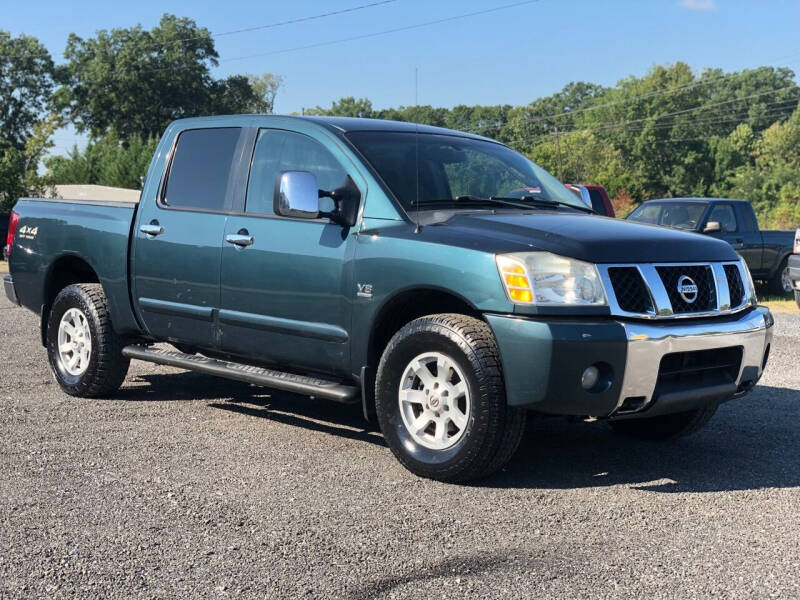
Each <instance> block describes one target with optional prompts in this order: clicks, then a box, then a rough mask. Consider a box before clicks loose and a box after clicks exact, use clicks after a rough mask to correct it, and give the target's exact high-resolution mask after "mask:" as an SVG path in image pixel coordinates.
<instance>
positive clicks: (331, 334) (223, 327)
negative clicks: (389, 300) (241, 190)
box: [219, 129, 363, 374]
mask: <svg viewBox="0 0 800 600" xmlns="http://www.w3.org/2000/svg"><path fill="white" fill-rule="evenodd" d="M334 152H335V148H332V147H331V146H326V145H325V144H324V143H323V142H322V141H320V140H318V139H315V138H312V137H310V136H307V135H304V134H301V133H298V132H293V131H285V130H276V129H262V130H260V132H259V134H258V138H257V141H256V144H255V149H254V153H253V160H252V166H251V169H250V179H249V182H248V186H247V194H246V202H245V212H246V213H247V214H244V215H232V216H231V217H230V219H229V220H228V223H227V225H226V229H225V238H226V240H228V241H226V242H224V243H223V249H222V280H221V307H220V308H221V310H220V315H219V321H220V331H221V347H222V349H223V350H225V351H227V352H230V353H233V354H239V355H243V356H247V357H251V358H256V359H259V360H267V361H274V362H279V363H281V365H283V366H291V367H297V368H307V369H317V370H321V371H327V372H332V373H342V374H345V373H346V372H347V371H346V369H347V368H348V367H349V364H348V363H349V343H348V342H349V340H348V332H349V330H350V303H349V300H348V299H349V298H350V297H352V296H353V295H354V294H347V291H348V290H351V289H353V288H354V284H353V283H352V281H351V279H352V275H351V274H350V268H351V267H350V263H349V262H348V251H349V249H351V248H352V245H351V241H350V240H351V239H352V235H350V234H349V232H346V230H344V229H343V228H342V227H341V226H339V225H336V224H334V223H330V222H328V220H327V219H324V218H323V219H314V220H307V219H290V218H285V217H280V216H276V215H275V214H274V213H273V207H274V196H275V186H276V181H277V180H278V179H279V177H280V174H281V173H282V172H284V171H306V172H309V173H312V174H313V175H314V176H315V177H316V178H317V185H318V187H319V188H320V189H321V190H328V191H330V190H334V189H336V188H338V187H339V186H341V185H343V184H344V183H345V182H346V181H347V178H348V176H352V177H353V178H355V179H356V180H359V179H360V177H359V176H358V174H357V172H355V170H354V169H352V170H350V169H346V168H345V167H344V166H343V163H342V161H341V160H340V159H339V158H337V157H336V156H335V155H334ZM362 189H363V188H362Z"/></svg>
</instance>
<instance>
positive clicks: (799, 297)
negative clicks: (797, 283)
mask: <svg viewBox="0 0 800 600" xmlns="http://www.w3.org/2000/svg"><path fill="white" fill-rule="evenodd" d="M794 302H795V304H797V308H800V290H795V291H794Z"/></svg>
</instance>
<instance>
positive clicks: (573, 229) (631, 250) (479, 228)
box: [420, 211, 738, 263]
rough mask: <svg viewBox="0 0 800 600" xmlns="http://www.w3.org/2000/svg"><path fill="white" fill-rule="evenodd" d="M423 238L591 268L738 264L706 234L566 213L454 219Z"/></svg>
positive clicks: (429, 229) (733, 255) (431, 228)
mask: <svg viewBox="0 0 800 600" xmlns="http://www.w3.org/2000/svg"><path fill="white" fill-rule="evenodd" d="M420 234H421V237H422V238H423V239H430V240H431V241H434V239H431V238H439V239H438V240H436V241H439V242H440V243H447V244H451V245H457V246H463V247H467V248H472V249H476V250H485V251H488V252H519V251H525V250H544V251H547V252H553V253H554V254H559V255H562V256H568V257H571V258H577V259H580V260H585V261H588V262H593V263H648V262H693V261H722V260H737V259H738V255H737V254H736V252H734V250H733V248H732V247H731V246H730V244H728V243H727V242H724V241H721V240H717V239H714V238H711V237H708V236H705V235H702V234H698V233H690V232H686V231H680V230H676V229H669V228H666V227H658V226H655V225H646V224H642V223H633V222H631V221H624V220H620V219H611V218H607V217H600V216H597V215H589V214H583V213H571V212H566V211H541V212H535V213H526V214H509V213H505V214H501V213H498V214H488V213H487V214H476V213H468V214H456V215H455V216H453V218H451V219H448V220H447V221H446V222H445V223H442V224H441V225H433V226H428V227H423V228H422V231H421V232H420Z"/></svg>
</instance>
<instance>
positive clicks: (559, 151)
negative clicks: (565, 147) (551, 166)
mask: <svg viewBox="0 0 800 600" xmlns="http://www.w3.org/2000/svg"><path fill="white" fill-rule="evenodd" d="M554 133H555V136H556V152H557V153H558V179H559V181H560V182H561V183H564V175H563V172H562V170H561V138H559V136H558V125H556V126H555V131H554Z"/></svg>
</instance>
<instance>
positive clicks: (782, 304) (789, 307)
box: [756, 286, 800, 312]
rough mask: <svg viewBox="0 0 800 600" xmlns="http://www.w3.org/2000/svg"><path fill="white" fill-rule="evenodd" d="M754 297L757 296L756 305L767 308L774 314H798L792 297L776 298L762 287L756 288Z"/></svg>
mask: <svg viewBox="0 0 800 600" xmlns="http://www.w3.org/2000/svg"><path fill="white" fill-rule="evenodd" d="M756 295H757V296H758V303H759V304H763V305H764V306H768V307H769V309H770V310H774V311H775V312H800V309H798V308H797V304H796V303H795V301H794V296H793V295H790V296H776V295H775V294H770V293H769V291H768V290H767V289H766V288H765V287H762V286H756Z"/></svg>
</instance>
